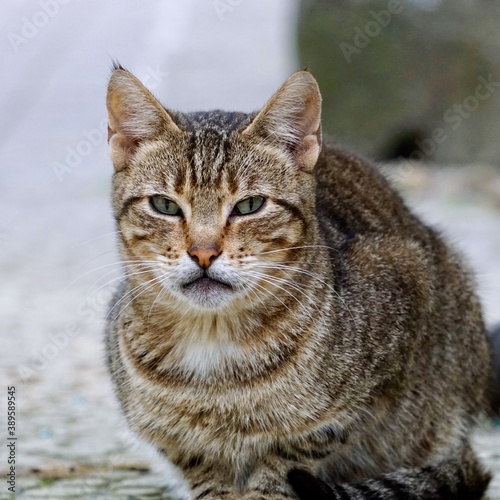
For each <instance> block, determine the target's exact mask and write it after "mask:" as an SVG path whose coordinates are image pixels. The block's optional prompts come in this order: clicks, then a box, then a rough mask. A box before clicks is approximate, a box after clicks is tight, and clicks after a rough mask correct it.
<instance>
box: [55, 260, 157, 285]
mask: <svg viewBox="0 0 500 500" xmlns="http://www.w3.org/2000/svg"><path fill="white" fill-rule="evenodd" d="M132 262H134V263H136V264H158V262H157V261H155V260H123V261H116V262H111V263H109V264H104V265H102V266H98V267H94V268H93V269H90V270H89V271H86V272H85V273H83V274H81V275H80V276H77V277H76V278H75V279H74V280H72V281H71V282H70V283H68V284H67V285H66V286H65V287H64V288H63V289H62V290H61V293H63V292H64V291H66V290H67V289H68V288H69V287H70V286H71V285H73V284H74V283H76V282H77V281H78V280H80V279H82V278H84V277H85V276H88V275H89V274H91V273H94V272H96V271H99V270H100V269H104V268H105V267H110V266H116V268H117V269H116V271H118V270H120V268H123V267H126V266H123V264H127V263H132Z"/></svg>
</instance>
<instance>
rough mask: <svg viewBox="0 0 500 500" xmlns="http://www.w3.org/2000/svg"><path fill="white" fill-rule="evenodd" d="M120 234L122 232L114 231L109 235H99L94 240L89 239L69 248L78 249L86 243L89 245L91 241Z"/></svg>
mask: <svg viewBox="0 0 500 500" xmlns="http://www.w3.org/2000/svg"><path fill="white" fill-rule="evenodd" d="M121 232H122V231H120V230H115V231H111V233H106V234H101V235H99V236H96V237H95V238H91V239H90V240H87V241H83V242H81V243H77V244H76V245H73V246H71V247H70V248H78V247H81V246H83V245H86V244H87V243H91V242H92V241H95V240H99V239H100V238H104V237H106V236H110V235H116V234H118V233H121Z"/></svg>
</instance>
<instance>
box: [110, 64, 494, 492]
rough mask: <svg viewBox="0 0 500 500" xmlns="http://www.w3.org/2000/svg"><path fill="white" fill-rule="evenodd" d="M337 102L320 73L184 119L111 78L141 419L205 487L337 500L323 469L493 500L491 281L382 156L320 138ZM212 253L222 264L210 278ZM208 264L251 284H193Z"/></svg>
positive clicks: (129, 326) (139, 427)
mask: <svg viewBox="0 0 500 500" xmlns="http://www.w3.org/2000/svg"><path fill="white" fill-rule="evenodd" d="M320 107H321V97H320V93H319V90H318V87H317V84H316V82H315V80H314V78H313V77H312V76H311V75H310V74H309V73H308V72H305V71H301V72H297V73H295V74H294V75H292V76H291V77H290V78H289V79H288V80H287V82H285V84H284V85H283V86H282V87H281V89H280V90H279V91H278V92H277V93H276V94H275V95H274V96H273V98H272V99H271V100H270V101H269V102H268V104H267V105H266V107H265V108H264V109H263V110H262V111H261V112H260V113H259V114H256V113H254V114H244V113H225V112H221V111H213V112H207V113H191V114H181V113H174V112H171V111H167V110H165V108H163V107H162V106H161V105H160V104H159V103H158V101H156V99H155V98H154V97H153V96H152V95H151V94H150V93H149V91H148V90H147V89H145V88H144V87H143V85H142V84H141V83H140V82H139V81H138V80H137V79H136V78H135V77H134V76H133V75H132V74H130V73H129V72H127V71H126V70H124V69H123V68H121V67H116V68H115V70H114V71H113V73H112V76H111V79H110V83H109V90H108V113H109V123H110V130H109V142H110V147H111V156H112V159H113V162H114V165H115V175H114V180H113V206H114V213H115V217H116V222H117V227H118V230H119V244H120V251H121V254H122V257H123V261H124V268H125V280H124V282H123V284H122V286H121V287H120V289H119V291H118V292H117V294H116V297H115V299H114V302H113V305H112V311H111V313H110V320H109V324H108V327H107V345H108V360H109V366H110V370H111V373H112V376H113V379H114V382H115V385H116V390H117V394H118V397H119V400H120V402H121V405H122V408H123V411H124V413H125V416H126V418H127V420H128V423H129V425H130V427H131V429H132V430H133V431H134V432H135V433H137V434H138V435H139V436H141V437H142V438H143V439H145V440H146V441H148V442H149V443H151V444H153V445H154V446H155V447H156V448H157V449H158V450H159V451H160V452H161V453H162V454H163V455H164V456H165V457H166V458H168V459H169V460H170V461H171V462H173V463H174V464H175V465H176V466H177V467H179V468H180V469H181V471H182V473H183V474H184V477H185V478H186V480H187V483H188V484H189V487H190V488H191V491H192V493H191V495H192V498H199V499H202V498H203V499H205V500H209V499H215V498H225V499H236V498H238V499H239V498H244V499H246V500H250V499H284V498H297V496H296V493H295V491H296V492H297V494H298V495H299V496H300V498H320V496H319V495H320V494H319V493H317V494H315V493H313V492H312V490H311V492H310V493H308V491H307V489H306V491H305V492H304V484H305V483H304V484H302V486H301V481H303V480H304V481H305V482H307V481H311V484H312V485H313V486H314V485H315V484H316V486H317V485H320V487H321V488H322V490H321V491H323V492H324V494H325V495H326V496H324V498H332V499H335V498H353V499H357V498H359V499H363V498H429V499H430V498H470V499H473V498H480V497H481V495H482V493H483V491H484V490H485V488H486V485H487V483H488V480H489V475H488V474H487V473H485V472H484V471H483V470H482V468H481V466H480V465H479V464H478V462H477V460H476V458H475V456H474V454H473V452H472V451H471V450H470V448H469V444H468V440H469V433H470V429H471V426H472V424H473V423H474V421H475V419H476V417H477V416H478V414H480V413H481V411H482V409H483V407H484V405H485V388H486V386H487V379H488V377H489V373H490V354H489V351H488V345H487V341H486V337H485V331H484V326H483V320H482V316H481V308H480V305H479V303H478V300H477V298H476V295H475V293H474V290H473V284H472V280H471V277H470V275H469V273H468V271H467V270H466V269H465V268H464V266H463V264H462V262H461V260H460V258H459V257H458V256H457V255H456V254H455V253H454V252H453V251H452V250H450V248H449V247H448V246H447V245H446V244H445V243H444V242H443V240H442V239H441V237H440V236H439V235H438V234H437V233H436V232H435V231H434V230H432V229H430V228H429V227H427V226H425V225H424V224H422V222H421V221H419V220H418V219H417V218H416V217H415V216H414V215H413V214H412V213H411V212H410V211H409V210H408V208H407V207H406V206H405V204H404V203H403V201H402V200H401V198H400V197H399V196H398V195H397V194H396V193H395V192H394V190H393V189H392V188H391V187H390V185H389V184H388V182H387V181H386V180H385V178H384V177H383V176H382V175H381V174H380V173H379V172H378V171H377V170H376V169H375V168H373V167H371V166H370V165H369V164H367V163H365V162H364V161H363V160H361V159H360V158H358V157H357V156H354V155H352V154H350V153H346V152H344V151H342V150H340V149H338V148H336V147H334V146H332V145H330V144H323V145H321V131H320ZM320 150H321V151H320ZM153 195H161V196H163V197H166V198H168V199H171V200H173V201H175V202H176V203H177V204H178V205H179V206H180V207H181V209H182V215H178V216H172V215H164V214H161V213H158V212H156V211H155V210H154V209H153V208H152V206H151V204H150V202H149V198H150V197H151V196H153ZM256 195H259V196H263V197H265V198H266V202H265V204H264V206H263V207H262V208H261V209H260V210H258V211H257V212H255V213H252V214H249V215H241V216H238V215H235V214H234V213H232V209H233V207H234V205H235V204H236V203H238V202H239V201H241V200H243V199H245V198H248V197H249V196H256ZM193 249H203V250H204V251H214V252H216V255H217V256H216V258H215V260H214V261H213V263H212V265H210V267H209V268H208V269H205V270H202V269H201V267H200V266H199V265H197V264H196V262H195V261H194V259H193V258H192V257H190V255H189V252H193V251H194V250H193ZM217 252H218V253H217ZM203 272H206V273H207V275H208V276H209V277H210V278H212V279H216V280H217V279H218V280H221V281H223V282H225V283H227V284H229V285H231V286H232V288H229V287H228V286H224V285H220V283H219V285H218V286H212V285H210V286H209V287H208V289H207V290H203V289H194V290H191V291H189V290H188V289H187V288H186V283H187V282H188V281H191V280H193V279H195V278H196V277H198V276H201V275H202V273H203ZM210 283H212V284H213V282H210ZM295 469H301V470H302V471H304V472H301V471H296V470H295ZM291 470H292V472H291V475H290V481H292V484H293V488H292V486H291V485H290V483H289V482H288V480H287V474H288V473H289V471H291ZM308 473H310V474H313V475H314V476H317V477H319V478H322V479H323V480H324V481H326V482H327V483H328V484H329V487H325V485H324V483H322V482H321V481H320V480H319V479H318V480H317V483H315V481H316V480H315V479H314V477H313V476H311V475H309V474H308ZM294 474H295V475H294ZM297 474H298V475H297ZM294 490H295V491H294ZM328 495H330V496H328ZM447 495H448V496H447ZM321 498H323V497H321Z"/></svg>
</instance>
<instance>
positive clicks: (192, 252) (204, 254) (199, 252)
mask: <svg viewBox="0 0 500 500" xmlns="http://www.w3.org/2000/svg"><path fill="white" fill-rule="evenodd" d="M188 254H189V256H190V257H191V258H192V259H193V260H194V261H195V262H196V263H197V264H198V265H199V266H200V267H202V268H203V269H207V267H210V266H211V264H212V263H213V261H214V260H215V259H216V258H217V257H218V256H219V255H220V254H221V250H220V249H219V247H216V246H213V247H210V248H200V247H197V246H192V247H191V248H190V249H189V250H188Z"/></svg>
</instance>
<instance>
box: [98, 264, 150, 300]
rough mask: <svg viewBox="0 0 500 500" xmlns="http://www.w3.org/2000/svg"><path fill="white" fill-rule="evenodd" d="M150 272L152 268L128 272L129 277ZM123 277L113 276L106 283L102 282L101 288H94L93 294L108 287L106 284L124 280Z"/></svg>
mask: <svg viewBox="0 0 500 500" xmlns="http://www.w3.org/2000/svg"><path fill="white" fill-rule="evenodd" d="M150 272H151V270H149V269H148V270H146V271H136V272H133V273H130V274H127V277H129V276H137V275H139V274H146V273H150ZM108 274H109V273H108ZM101 279H102V278H99V280H97V282H99V281H100V280H101ZM123 279H124V276H123V275H121V276H118V277H116V278H113V279H110V280H108V281H106V283H104V284H102V285H101V286H99V288H97V290H94V291H93V292H92V294H96V293H97V292H98V291H99V290H102V289H103V288H104V287H106V286H108V285H110V284H111V283H114V282H115V281H118V280H123ZM97 282H94V284H93V285H92V286H94V285H96V284H97ZM92 286H91V288H90V289H92Z"/></svg>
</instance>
